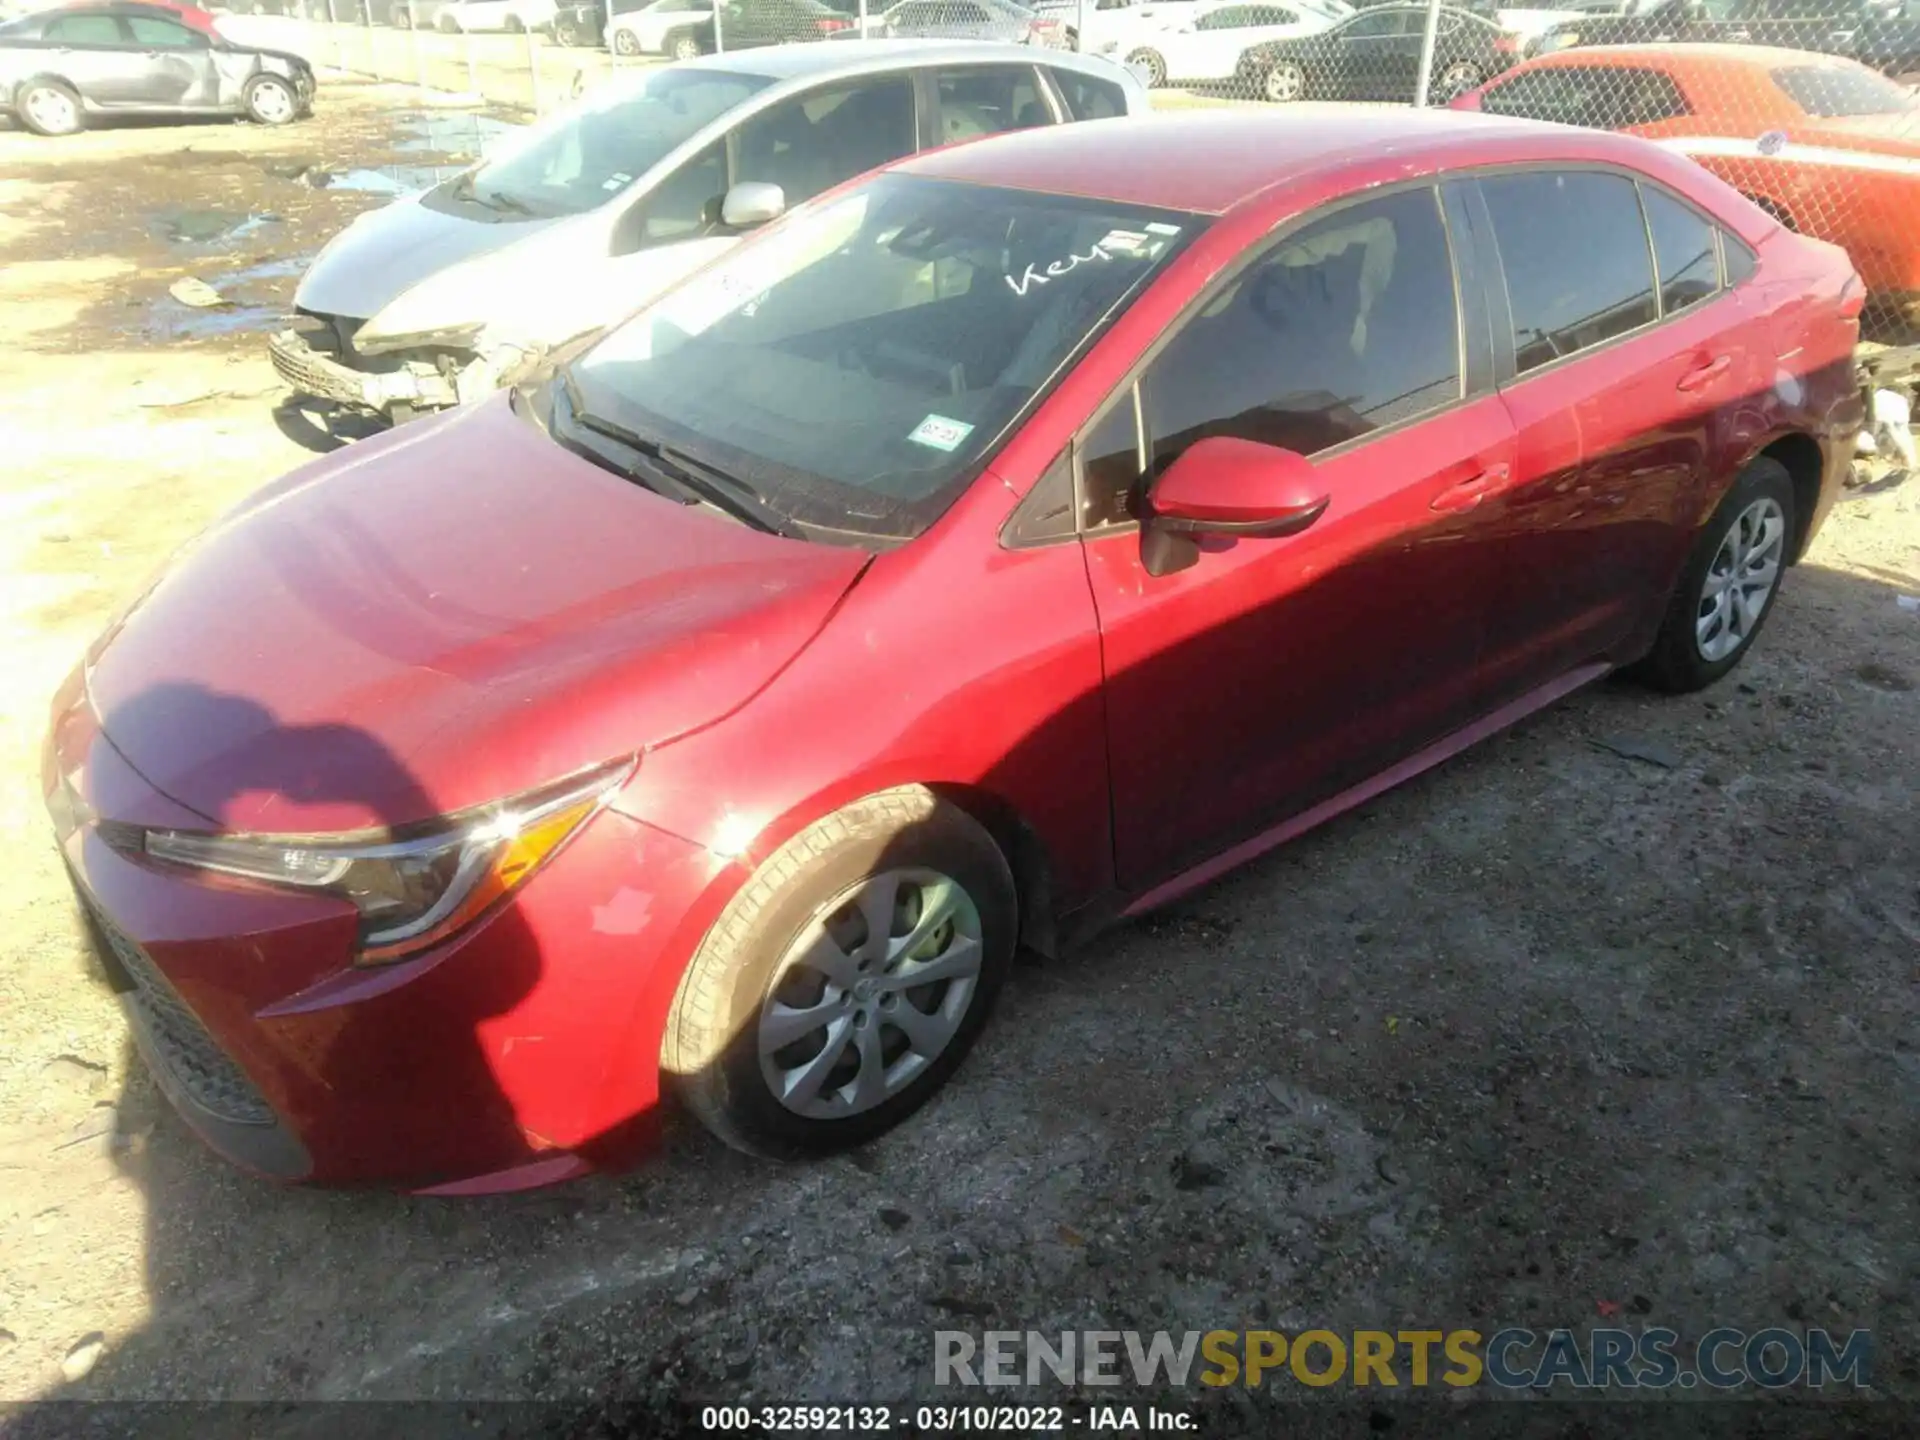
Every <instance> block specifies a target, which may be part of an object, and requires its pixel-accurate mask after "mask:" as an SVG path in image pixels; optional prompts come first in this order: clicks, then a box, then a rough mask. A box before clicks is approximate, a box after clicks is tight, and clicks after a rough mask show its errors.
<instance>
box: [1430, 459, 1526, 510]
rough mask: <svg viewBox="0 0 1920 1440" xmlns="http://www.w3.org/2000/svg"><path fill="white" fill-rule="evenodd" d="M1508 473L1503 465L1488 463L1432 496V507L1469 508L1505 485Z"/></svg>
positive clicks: (1445, 508) (1442, 508)
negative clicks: (1483, 467)
mask: <svg viewBox="0 0 1920 1440" xmlns="http://www.w3.org/2000/svg"><path fill="white" fill-rule="evenodd" d="M1510 473H1511V472H1510V471H1509V470H1508V468H1507V467H1506V466H1505V465H1489V466H1487V468H1486V469H1484V470H1482V471H1480V472H1479V473H1477V474H1474V475H1469V476H1468V477H1467V478H1466V479H1464V480H1460V481H1456V482H1455V483H1454V484H1452V485H1449V486H1448V487H1447V488H1446V489H1444V490H1442V491H1441V492H1440V493H1439V494H1438V495H1436V496H1434V497H1433V508H1434V509H1435V510H1471V509H1473V507H1474V506H1476V505H1478V504H1479V503H1480V502H1481V501H1482V500H1484V499H1486V498H1487V496H1489V495H1492V494H1494V493H1495V492H1496V491H1498V490H1499V489H1500V488H1501V487H1502V486H1503V485H1505V484H1506V483H1507V476H1508V475H1509V474H1510Z"/></svg>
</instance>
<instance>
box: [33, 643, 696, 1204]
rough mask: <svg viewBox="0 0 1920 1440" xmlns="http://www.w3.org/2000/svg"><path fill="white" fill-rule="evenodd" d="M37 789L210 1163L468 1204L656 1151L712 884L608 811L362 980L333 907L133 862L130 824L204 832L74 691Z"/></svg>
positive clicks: (348, 917) (78, 688)
mask: <svg viewBox="0 0 1920 1440" xmlns="http://www.w3.org/2000/svg"><path fill="white" fill-rule="evenodd" d="M42 780H43V788H44V790H45V793H46V798H47V802H48V808H49V811H50V812H51V814H52V816H53V819H54V830H55V834H56V837H57V838H58V841H59V844H60V848H61V852H62V854H63V856H64V858H65V860H66V864H67V868H68V870H69V871H70V872H71V875H72V877H73V882H74V886H75V890H76V892H77V893H78V895H79V897H80V902H81V909H82V911H83V912H84V914H85V918H86V922H87V929H88V931H89V932H90V934H91V936H92V938H93V941H94V943H95V946H96V949H97V951H98V953H99V956H100V960H101V964H102V967H103V968H104V969H105V971H106V972H107V975H108V978H109V980H110V982H111V983H112V984H113V985H114V987H115V989H117V990H118V991H119V992H120V994H121V997H122V1003H123V1006H124V1008H125V1009H126V1011H127V1013H128V1016H129V1021H130V1024H131V1027H132V1029H133V1033H134V1038H135V1041H136V1043H137V1044H138V1046H139V1048H140V1050H141V1052H142V1054H143V1056H144V1057H145V1059H146V1061H147V1064H148V1067H149V1068H150V1069H151V1070H152V1072H153V1074H154V1076H155V1078H156V1080H157V1082H158V1084H159V1085H160V1088H161V1089H162V1090H163V1091H164V1092H165V1093H166V1094H167V1096H168V1098H169V1099H170V1100H171V1101H172V1102H173V1104H174V1106H175V1108H176V1109H177V1110H178V1111H179V1112H180V1114H181V1115H182V1117H183V1118H184V1119H185V1120H186V1121H187V1122H188V1124H189V1125H190V1126H191V1127H192V1128H193V1129H194V1130H195V1131H196V1132H197V1133H198V1134H199V1135H200V1137H201V1138H202V1139H203V1140H205V1141H206V1142H207V1143H208V1144H209V1145H210V1146H212V1147H213V1148H214V1149H215V1150H217V1151H219V1152H220V1153H221V1154H223V1155H225V1156H226V1157H227V1158H229V1159H231V1160H233V1161H235V1162H236V1163H238V1164H240V1165H241V1166H243V1167H245V1168H247V1169H250V1170H253V1171H255V1172H257V1173H260V1174H263V1175H266V1176H269V1177H271V1178H275V1179H279V1180H286V1181H312V1182H317V1183H326V1184H355V1183H380V1184H388V1185H398V1186H403V1187H407V1188H416V1189H418V1188H432V1189H436V1190H441V1191H444V1192H447V1193H469V1194H470V1193H478V1192H482V1191H490V1190H509V1189H519V1188H525V1187H526V1186H527V1185H530V1184H542V1183H550V1182H552V1181H555V1180H562V1179H566V1178H570V1177H571V1176H573V1175H575V1174H578V1173H581V1172H583V1171H585V1170H587V1169H598V1168H612V1167H616V1166H619V1165H622V1164H625V1163H628V1162H630V1161H631V1160H632V1159H634V1158H636V1157H637V1156H639V1155H640V1154H642V1153H644V1152H645V1150H646V1149H648V1148H649V1147H650V1146H651V1144H652V1142H653V1139H654V1136H655V1129H656V1125H657V1121H658V1114H657V1111H658V1103H659V1088H660V1074H659V1034H660V1028H661V1026H662V1025H663V1024H664V1006H665V1004H666V1003H667V1002H668V1001H669V1000H670V997H671V993H672V987H673V985H674V984H675V983H676V982H677V979H678V974H679V970H680V968H682V967H684V964H685V961H686V958H687V956H688V955H689V954H691V951H692V946H693V945H694V944H695V943H697V940H698V936H697V935H692V934H690V933H689V931H690V927H691V926H692V925H693V924H695V923H697V922H696V919H695V912H696V911H697V910H700V909H701V903H700V902H701V897H702V896H703V895H704V894H705V893H706V892H707V891H708V890H709V889H710V888H711V887H712V883H713V881H714V880H715V878H716V877H717V876H718V875H719V873H720V872H721V870H722V869H723V868H724V862H722V861H719V860H716V859H715V858H714V857H713V856H711V855H710V854H708V853H707V852H706V851H704V850H702V849H700V848H699V847H696V846H692V845H689V844H688V843H687V842H685V841H682V840H679V839H678V838H676V837H673V836H670V835H667V834H665V833H663V832H661V831H658V830H656V829H654V828H653V827H650V826H647V825H645V824H643V823H641V822H639V821H637V820H634V819H632V818H630V817H629V816H627V815H625V814H622V813H621V812H620V811H619V810H617V809H607V810H603V811H602V812H601V813H600V814H599V815H597V816H595V817H594V818H593V819H592V820H591V821H589V822H588V824H587V825H586V826H584V827H583V828H582V829H581V831H580V832H579V833H578V834H576V835H575V836H574V837H573V838H572V839H571V840H570V841H569V842H568V844H567V845H566V846H565V848H564V849H563V850H562V851H561V852H560V853H558V854H557V855H555V856H554V858H553V859H552V861H551V862H550V863H549V864H548V865H547V866H546V867H544V868H543V869H542V870H541V872H540V873H539V874H537V875H535V876H534V877H533V878H532V879H530V880H529V881H528V882H527V883H526V884H525V885H524V886H523V887H522V888H521V889H520V890H519V891H517V892H516V894H515V896H514V898H513V899H512V900H511V901H510V902H509V903H508V904H507V905H506V906H504V907H503V908H501V909H500V910H498V911H496V912H495V913H494V914H493V915H492V916H491V917H490V918H488V919H486V920H484V921H483V922H481V923H480V924H479V925H477V926H475V927H473V928H472V929H470V930H468V931H466V932H464V933H462V934H461V935H459V936H457V937H456V938H455V939H454V940H452V941H450V942H449V943H448V944H446V945H444V946H441V947H440V948H438V949H436V950H433V951H430V952H427V953H425V954H423V955H421V956H418V957H415V958H413V959H410V960H407V961H404V962H402V963H400V964H396V965H391V966H385V967H380V968H373V969H359V968H356V967H354V966H353V965H352V963H351V959H352V946H353V938H354V931H355V917H354V915H353V913H352V911H351V907H349V906H347V905H346V904H345V903H344V902H342V901H340V900H338V899H336V898H334V897H331V896H326V895H320V894H313V893H300V892H295V891H290V890H279V889H274V888H271V887H267V886H262V885H256V884H249V883H245V882H239V881H232V880H228V879H224V878H222V877H219V876H215V875H211V874H205V873H201V872H196V871H190V870H185V869H181V868H178V867H173V866H166V865H161V864H158V863H155V862H152V861H149V860H146V859H145V858H144V857H142V856H141V855H140V854H139V853H138V846H137V844H130V843H129V841H128V838H127V837H129V836H135V835H137V831H138V829H140V828H143V827H175V826H180V827H187V826H190V827H193V828H198V829H208V828H211V827H210V826H209V825H208V823H207V822H206V820H204V819H203V818H201V817H199V816H197V815H195V814H194V813H193V812H191V811H187V810H184V809H183V808H182V807H180V806H179V805H177V804H176V803H175V802H173V801H172V800H170V799H168V798H167V797H166V796H164V795H162V794H161V793H160V792H158V791H157V790H155V789H154V788H153V787H152V786H151V785H150V784H148V783H147V782H146V781H145V779H144V778H143V777H141V776H140V775H139V774H138V773H137V772H136V771H134V770H133V769H132V767H131V766H130V765H129V764H128V763H127V761H126V760H125V759H124V757H122V756H121V755H120V753H119V752H118V750H116V749H115V748H114V747H113V746H112V745H111V744H109V743H108V742H107V741H106V740H105V739H104V737H103V736H102V735H101V733H100V730H99V728H98V724H97V721H96V720H95V719H94V718H93V716H92V712H91V708H90V707H89V706H88V705H87V703H86V701H85V699H84V694H83V687H82V683H81V680H80V677H79V675H78V674H77V673H76V675H75V676H74V677H73V678H72V679H70V680H69V681H68V683H67V685H66V686H64V687H63V689H62V691H61V694H60V696H59V697H58V698H57V700H56V708H55V714H54V726H53V730H52V732H51V734H50V736H49V740H48V744H47V748H46V751H45V755H44V760H43V770H42Z"/></svg>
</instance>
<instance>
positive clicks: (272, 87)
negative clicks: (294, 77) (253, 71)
mask: <svg viewBox="0 0 1920 1440" xmlns="http://www.w3.org/2000/svg"><path fill="white" fill-rule="evenodd" d="M246 106H247V118H248V119H249V120H251V121H253V122H254V123H255V124H256V125H286V124H289V123H291V122H292V121H294V120H297V119H298V118H299V116H300V97H299V96H298V95H296V94H294V92H293V87H292V86H291V85H289V84H287V82H286V81H284V80H282V79H280V78H279V77H278V76H277V75H258V76H255V77H254V79H253V82H252V83H251V84H249V85H248V86H247V94H246Z"/></svg>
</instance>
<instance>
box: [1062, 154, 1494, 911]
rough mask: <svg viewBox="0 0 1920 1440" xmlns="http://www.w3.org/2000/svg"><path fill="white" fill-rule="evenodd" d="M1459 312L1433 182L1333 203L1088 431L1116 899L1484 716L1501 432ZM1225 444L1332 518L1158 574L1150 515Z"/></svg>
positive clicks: (1219, 544)
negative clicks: (1254, 452) (1316, 490)
mask: <svg viewBox="0 0 1920 1440" xmlns="http://www.w3.org/2000/svg"><path fill="white" fill-rule="evenodd" d="M1461 293H1462V294H1467V295H1473V294H1474V293H1475V291H1474V290H1473V288H1472V287H1471V286H1462V287H1461ZM1471 303H1474V304H1475V306H1476V314H1475V316H1474V317H1473V318H1474V320H1475V322H1476V323H1472V324H1469V325H1466V326H1464V327H1463V326H1462V325H1461V324H1460V323H1459V318H1458V316H1457V314H1456V302H1455V274H1454V267H1453V261H1452V259H1451V255H1450V249H1449V244H1448V238H1447V228H1446V225H1445V224H1444V222H1443V220H1442V213H1441V209H1440V201H1439V197H1438V195H1437V193H1436V191H1435V189H1434V188H1433V187H1431V186H1427V185H1419V186H1413V187H1408V188H1406V189H1402V190H1398V191H1394V192H1390V193H1388V194H1386V195H1381V196H1378V197H1377V198H1372V199H1368V200H1364V201H1361V202H1359V203H1357V204H1348V205H1344V206H1341V207H1338V208H1336V209H1334V210H1332V211H1331V212H1329V213H1327V214H1325V215H1324V217H1323V218H1321V219H1319V220H1318V221H1315V222H1311V223H1309V224H1308V225H1306V226H1305V227H1303V228H1300V229H1296V230H1294V231H1292V232H1291V233H1289V234H1287V235H1285V236H1283V237H1282V238H1280V239H1279V240H1278V241H1276V242H1274V243H1273V244H1272V246H1271V248H1269V249H1268V250H1267V251H1266V252H1265V253H1264V254H1262V255H1260V256H1259V257H1257V258H1256V259H1255V260H1254V261H1253V263H1252V264H1251V265H1250V266H1248V267H1247V268H1245V269H1243V270H1241V271H1239V272H1238V273H1237V274H1230V275H1229V277H1228V278H1227V279H1225V280H1224V281H1222V282H1219V283H1218V284H1217V285H1216V287H1215V288H1214V289H1213V290H1212V291H1211V292H1210V294H1209V295H1208V296H1207V297H1206V298H1205V299H1204V301H1203V302H1202V304H1201V305H1200V307H1199V309H1198V310H1197V311H1195V312H1191V313H1190V314H1189V315H1188V317H1187V318H1186V319H1185V321H1184V322H1183V323H1182V324H1181V325H1180V327H1179V328H1178V329H1177V330H1176V331H1175V333H1174V334H1173V336H1172V337H1171V339H1170V340H1169V341H1167V342H1166V343H1165V345H1164V348H1162V349H1161V350H1160V351H1159V353H1158V354H1157V355H1154V356H1153V357H1152V358H1151V359H1150V360H1149V361H1148V363H1147V364H1146V365H1145V367H1144V369H1143V370H1142V371H1141V372H1140V373H1139V375H1138V377H1137V379H1136V380H1135V381H1134V382H1133V383H1131V384H1129V385H1127V386H1125V387H1123V388H1122V390H1121V391H1120V392H1119V393H1118V394H1116V396H1114V397H1113V399H1112V400H1110V401H1109V403H1108V406H1107V408H1106V409H1105V411H1104V413H1103V414H1101V415H1100V416H1099V417H1098V418H1097V419H1096V421H1095V423H1094V424H1093V425H1092V426H1090V427H1089V428H1088V429H1087V430H1086V431H1085V432H1084V434H1083V437H1082V440H1081V442H1080V443H1079V444H1078V445H1077V447H1076V455H1077V460H1078V471H1079V483H1080V486H1081V495H1080V503H1081V513H1082V518H1083V524H1084V526H1085V527H1086V530H1087V533H1086V535H1085V538H1084V541H1083V544H1084V549H1085V554H1086V558H1087V570H1088V575H1089V579H1090V581H1091V584H1092V588H1093V596H1094V604H1095V607H1096V610H1097V612H1098V615H1099V620H1100V629H1101V636H1102V640H1101V643H1102V647H1103V658H1104V665H1105V675H1106V681H1105V692H1106V716H1107V727H1108V754H1109V756H1110V761H1109V763H1110V766H1111V773H1112V789H1113V813H1114V845H1115V863H1116V867H1117V872H1118V878H1119V882H1120V885H1121V887H1122V888H1123V889H1124V890H1127V891H1130V892H1133V893H1136V894H1138V893H1140V892H1142V891H1143V890H1145V889H1147V888H1148V887H1150V886H1152V885H1154V884H1156V883H1158V882H1161V881H1164V880H1166V879H1167V878H1169V877H1170V876H1172V875H1175V874H1177V873H1179V872H1180V871H1181V870H1183V869H1185V868H1187V867H1189V866H1191V865H1193V864H1196V863H1198V862H1200V861H1202V860H1204V859H1206V858H1207V857H1209V856H1212V855H1215V854H1217V853H1219V852H1220V851H1221V850H1223V849H1225V848H1226V847H1228V846H1230V845H1232V844H1233V843H1235V842H1236V841H1239V840H1241V839H1244V838H1246V837H1248V836H1250V835H1253V834H1256V833H1258V832H1260V831H1261V830H1263V829H1265V828H1267V827H1270V826H1272V825H1274V824H1276V823H1278V822H1280V821H1282V820H1284V819H1286V818H1287V817H1289V816H1294V815H1298V814H1299V813H1301V812H1302V811H1305V810H1308V809H1310V808H1311V807H1313V806H1315V805H1317V804H1319V803H1321V802H1322V801H1325V800H1327V799H1328V798H1329V797H1331V796H1334V795H1336V794H1338V793H1339V792H1340V791H1342V790H1344V789H1347V788H1348V787H1351V786H1353V785H1355V784H1357V783H1359V782H1361V781H1364V780H1366V779H1368V778H1369V777H1371V776H1374V775H1377V774H1378V773H1379V772H1380V771H1382V770H1383V769H1385V768H1387V767H1388V766H1390V765H1392V764H1393V763H1394V762H1396V761H1399V760H1402V759H1405V758H1406V757H1407V756H1409V755H1410V754H1412V753H1414V752H1415V751H1417V750H1419V749H1420V748H1421V747H1423V746H1425V745H1428V744H1430V743H1432V742H1434V741H1436V740H1438V739H1440V738H1442V737H1443V736H1445V735H1446V734H1448V733H1449V732H1450V731H1452V730H1453V729H1455V728H1457V727H1458V726H1460V725H1461V724H1463V723H1464V722H1466V721H1467V720H1470V719H1472V718H1473V717H1474V716H1475V715H1476V714H1477V713H1480V711H1481V709H1482V708H1484V706H1485V705H1486V701H1487V695H1486V693H1485V692H1486V687H1485V686H1483V685H1482V684H1481V682H1480V680H1479V677H1478V672H1477V669H1476V667H1477V664H1478V661H1479V659H1480V654H1481V643H1482V636H1483V633H1484V629H1485V621H1486V609H1487V606H1488V604H1489V603H1490V601H1491V597H1492V595H1493V594H1494V592H1495V586H1496V585H1497V579H1498V566H1497V564H1495V563H1493V561H1494V558H1495V557H1493V556H1492V555H1491V554H1489V553H1488V547H1487V545H1486V535H1485V533H1484V530H1483V527H1482V526H1481V525H1480V524H1479V523H1478V522H1477V520H1476V517H1475V515H1474V511H1473V508H1472V503H1471V497H1472V496H1473V495H1474V494H1475V493H1476V492H1475V491H1474V488H1473V487H1474V486H1476V485H1482V486H1484V484H1485V483H1486V482H1487V480H1488V478H1489V477H1498V476H1500V475H1502V474H1503V473H1505V472H1506V471H1507V470H1508V469H1509V468H1510V467H1511V465H1512V462H1513V449H1514V431H1513V426H1512V424H1511V422H1510V421H1509V420H1508V418H1507V415H1506V411H1505V408H1504V407H1503V406H1502V404H1501V403H1500V400H1499V398H1498V396H1497V395H1495V394H1494V393H1493V392H1492V388H1491V361H1490V357H1489V355H1488V353H1487V350H1486V345H1485V342H1484V339H1483V337H1484V333H1485V327H1484V323H1483V322H1481V320H1480V317H1479V315H1478V313H1477V308H1478V306H1477V301H1475V302H1471ZM1463 337H1471V338H1465V339H1463ZM1215 435H1227V436H1234V437H1237V438H1241V439H1247V440H1254V441H1259V442H1262V443H1265V444H1271V445H1278V446H1280V447H1282V448H1285V449H1290V450H1293V451H1295V452H1297V453H1299V454H1302V455H1306V456H1308V457H1309V458H1311V459H1312V460H1313V462H1314V465H1315V468H1316V470H1317V471H1318V474H1319V477H1320V480H1321V482H1322V483H1323V484H1324V486H1325V493H1326V495H1327V496H1329V497H1330V500H1331V503H1330V505H1329V507H1328V509H1327V510H1326V512H1325V513H1324V514H1323V515H1322V516H1321V517H1320V519H1319V521H1318V522H1317V523H1315V524H1314V525H1313V526H1312V527H1311V528H1310V529H1307V530H1305V531H1303V532H1301V533H1299V534H1296V535H1292V536H1289V537H1286V538H1283V539H1242V538H1234V537H1229V536H1212V537H1203V539H1202V543H1201V546H1200V553H1199V554H1198V556H1197V558H1196V559H1195V560H1194V562H1193V563H1192V564H1190V565H1188V566H1187V567H1186V568H1184V569H1176V570H1174V571H1173V572H1172V573H1168V574H1162V575H1158V576H1156V575H1153V574H1150V573H1148V571H1147V569H1146V567H1145V565H1144V564H1143V563H1142V550H1141V538H1140V535H1139V531H1138V526H1137V524H1136V522H1135V518H1134V517H1135V516H1137V515H1138V513H1139V512H1140V508H1141V501H1140V498H1139V497H1140V496H1141V494H1142V493H1143V492H1144V493H1145V494H1146V495H1148V496H1150V495H1151V487H1152V483H1153V481H1154V479H1155V478H1156V477H1157V476H1158V475H1159V474H1160V473H1162V472H1163V471H1164V470H1165V469H1166V467H1167V466H1168V465H1169V464H1171V463H1172V462H1173V461H1174V460H1176V459H1177V458H1178V457H1179V455H1180V454H1181V453H1182V451H1184V450H1185V449H1186V447H1187V446H1189V445H1191V444H1192V443H1193V442H1195V441H1196V440H1199V439H1202V438H1205V437H1208V436H1215ZM1463 499H1464V500H1466V501H1467V503H1465V504H1462V503H1460V502H1461V501H1462V500H1463Z"/></svg>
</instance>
